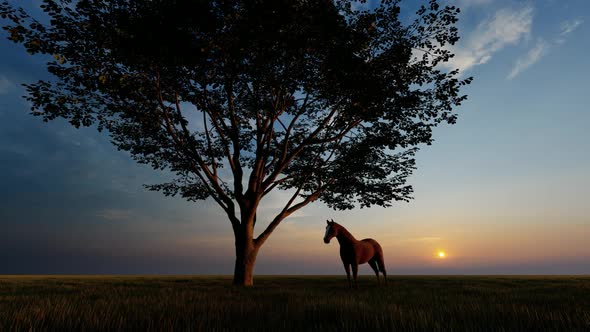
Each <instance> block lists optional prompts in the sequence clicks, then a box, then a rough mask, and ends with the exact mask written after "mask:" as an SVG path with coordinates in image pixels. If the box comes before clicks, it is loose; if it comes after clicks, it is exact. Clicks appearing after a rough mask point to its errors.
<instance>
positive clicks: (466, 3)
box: [452, 0, 493, 8]
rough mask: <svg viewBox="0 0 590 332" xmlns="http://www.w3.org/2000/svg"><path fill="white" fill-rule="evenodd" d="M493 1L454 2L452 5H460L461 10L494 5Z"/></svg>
mask: <svg viewBox="0 0 590 332" xmlns="http://www.w3.org/2000/svg"><path fill="white" fill-rule="evenodd" d="M492 2H493V0H453V1H452V3H453V4H456V5H458V6H459V7H460V8H466V7H471V6H481V5H487V4H490V3H492Z"/></svg>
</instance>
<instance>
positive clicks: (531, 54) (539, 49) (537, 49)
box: [506, 19, 584, 80]
mask: <svg viewBox="0 0 590 332" xmlns="http://www.w3.org/2000/svg"><path fill="white" fill-rule="evenodd" d="M582 23H584V21H583V20H581V19H574V20H570V21H564V22H563V23H561V31H560V32H559V35H558V36H557V37H555V38H554V39H553V40H552V41H549V42H547V41H545V40H543V39H539V40H538V42H537V43H536V44H535V46H533V48H531V49H530V50H529V51H528V52H527V53H526V54H524V55H523V56H521V57H519V58H518V59H516V62H515V63H514V66H513V67H512V70H511V71H510V73H509V74H508V76H507V77H506V78H507V79H509V80H511V79H513V78H515V77H516V76H518V75H519V74H520V73H522V72H523V71H524V70H526V69H527V68H529V67H531V66H532V65H534V64H535V63H537V62H539V60H541V58H542V57H543V56H545V55H546V54H547V53H548V52H549V50H550V49H551V48H553V47H554V46H556V45H560V44H563V43H565V41H566V36H567V35H569V34H570V33H572V32H573V31H574V30H576V29H577V28H578V27H579V26H580V25H581V24H582Z"/></svg>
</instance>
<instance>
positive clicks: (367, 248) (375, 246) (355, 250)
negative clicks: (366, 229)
mask: <svg viewBox="0 0 590 332" xmlns="http://www.w3.org/2000/svg"><path fill="white" fill-rule="evenodd" d="M326 222H327V223H328V226H326V234H325V235H324V243H326V244H328V243H330V240H331V239H332V238H333V237H336V239H337V240H338V243H340V258H342V263H343V264H344V269H345V270H346V278H347V279H348V286H349V287H351V286H352V284H351V282H350V267H351V266H352V277H353V279H354V287H355V288H356V287H357V282H356V279H357V273H358V268H359V265H360V264H364V263H369V265H370V266H371V268H372V269H373V271H375V275H376V276H377V284H381V281H380V279H379V271H381V273H383V278H384V280H385V283H386V284H387V272H385V264H384V262H383V249H381V246H380V245H379V243H377V241H375V240H373V239H364V240H360V241H359V240H357V239H355V238H354V236H352V234H350V232H349V231H348V230H346V228H344V227H343V226H342V225H340V224H337V223H335V222H334V220H332V221H329V220H326Z"/></svg>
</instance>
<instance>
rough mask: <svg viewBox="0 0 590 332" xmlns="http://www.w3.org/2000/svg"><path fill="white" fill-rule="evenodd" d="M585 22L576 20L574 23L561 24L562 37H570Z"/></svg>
mask: <svg viewBox="0 0 590 332" xmlns="http://www.w3.org/2000/svg"><path fill="white" fill-rule="evenodd" d="M582 23H584V21H583V20H582V19H579V18H578V19H575V20H572V21H565V22H563V23H561V33H560V35H561V36H565V35H568V34H570V33H572V32H574V30H576V29H577V28H578V27H579V26H580V25H581V24H582Z"/></svg>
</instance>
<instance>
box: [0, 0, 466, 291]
mask: <svg viewBox="0 0 590 332" xmlns="http://www.w3.org/2000/svg"><path fill="white" fill-rule="evenodd" d="M361 2H362V1H361ZM41 8H42V9H43V11H44V12H45V14H46V15H47V16H48V18H49V20H48V22H46V23H43V22H41V21H39V20H37V19H36V18H34V17H33V16H31V15H30V14H29V13H27V11H26V10H24V9H22V8H17V7H15V6H14V5H11V4H10V3H9V2H8V1H3V2H2V3H1V5H0V14H1V17H2V18H4V19H5V20H7V21H8V23H7V25H6V26H4V29H5V30H6V31H7V32H8V39H10V40H12V41H14V42H16V43H20V44H22V45H24V46H25V48H26V50H27V51H28V52H29V53H30V54H42V55H46V56H52V57H53V58H52V59H51V58H49V57H48V58H49V59H50V61H49V62H48V63H47V70H48V71H49V72H50V73H51V74H53V77H54V79H52V80H47V81H38V82H36V83H32V84H25V87H26V91H27V95H26V97H25V98H26V99H27V100H28V101H29V102H30V103H31V105H32V108H31V113H32V114H33V115H35V116H40V117H42V119H43V120H44V121H49V120H53V119H56V118H64V119H67V120H68V121H69V122H70V123H71V124H72V125H73V126H75V127H79V126H96V128H97V129H98V130H99V131H101V130H106V131H107V132H108V134H109V135H110V138H111V140H112V143H113V144H114V145H115V146H116V147H117V148H118V149H119V150H125V151H128V152H129V153H130V154H131V156H132V157H133V158H134V159H135V160H136V161H138V162H139V163H144V164H149V165H151V166H152V167H153V168H154V169H156V170H168V171H170V172H172V174H174V175H175V177H174V179H173V180H172V181H171V182H168V183H162V184H155V185H147V188H148V189H150V190H158V191H162V192H163V193H164V194H165V195H167V196H168V195H172V196H174V195H180V196H182V197H184V198H185V199H187V200H190V201H198V200H204V199H208V198H211V199H213V200H215V202H217V204H218V205H219V206H220V207H221V208H222V209H223V211H225V213H226V214H227V217H228V219H229V222H230V224H231V226H232V229H233V232H234V235H235V248H236V261H235V271H234V284H237V285H252V278H253V269H254V264H255V261H256V256H257V253H258V251H259V250H260V248H261V246H262V245H263V244H264V242H265V241H266V240H267V239H268V237H269V236H270V235H271V233H272V232H273V230H274V229H275V228H276V227H277V226H278V225H279V224H280V223H281V221H283V220H284V219H285V218H287V217H288V216H289V215H291V214H292V213H293V212H295V211H297V210H298V209H301V208H302V207H304V206H306V205H308V204H310V203H312V202H314V201H317V200H319V201H322V202H324V203H325V204H326V205H328V206H329V207H331V208H334V209H340V210H344V209H352V208H354V207H355V206H360V207H369V206H373V205H378V206H390V205H391V204H392V202H393V201H408V200H409V199H411V196H410V195H411V193H412V187H411V186H410V185H408V184H407V183H406V180H407V177H408V176H409V175H410V174H411V172H412V171H413V170H414V168H415V163H414V158H413V157H414V154H415V153H416V151H417V149H418V146H419V145H421V144H430V143H431V142H432V141H433V139H432V130H433V128H434V127H435V126H437V125H438V124H440V123H442V122H447V123H451V124H452V123H454V122H455V120H456V114H455V113H454V112H453V109H454V108H455V106H457V105H460V104H461V102H462V101H464V100H465V99H466V96H464V95H460V88H461V87H462V86H463V85H465V84H468V83H469V82H470V81H471V78H467V79H461V78H460V77H459V75H458V71H457V70H453V71H448V72H446V71H442V70H441V69H439V67H437V66H438V64H440V63H442V62H445V61H448V59H449V58H450V57H452V53H451V52H450V51H449V48H448V45H452V44H454V43H455V42H456V41H457V40H458V39H459V38H458V31H457V28H456V27H455V26H454V25H455V23H456V22H457V14H458V13H459V9H457V8H455V7H448V6H447V7H440V6H439V5H438V4H437V2H436V1H435V0H432V1H430V2H429V3H428V4H427V5H425V6H422V7H421V8H420V9H419V10H418V11H417V13H416V14H417V16H416V19H415V20H414V21H413V22H411V23H409V24H406V25H404V24H403V23H402V20H401V19H400V6H399V1H395V0H383V1H381V3H380V4H379V6H378V7H377V8H375V9H371V10H365V9H359V8H362V6H358V3H355V4H353V3H352V2H351V1H347V0H334V1H333V0H324V1H306V0H296V1H295V0H290V1H287V0H249V1H245V0H242V1H240V0H210V1H205V0H198V1H180V0H177V1H170V0H151V1H150V0H143V1H142V0H78V1H71V0H44V1H43V4H42V6H41ZM275 189H279V190H287V191H288V192H289V193H290V194H291V197H290V199H289V200H288V201H287V202H286V204H285V206H284V208H283V209H282V210H281V211H280V212H279V213H278V214H277V215H276V216H275V217H274V219H272V220H269V221H268V222H269V223H268V226H267V227H266V228H265V229H263V230H262V232H260V233H259V234H258V235H256V234H255V225H256V215H257V214H256V211H257V208H258V206H259V205H260V203H261V202H262V201H263V200H264V199H265V197H267V195H268V194H269V193H270V192H272V191H273V190H275Z"/></svg>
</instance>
